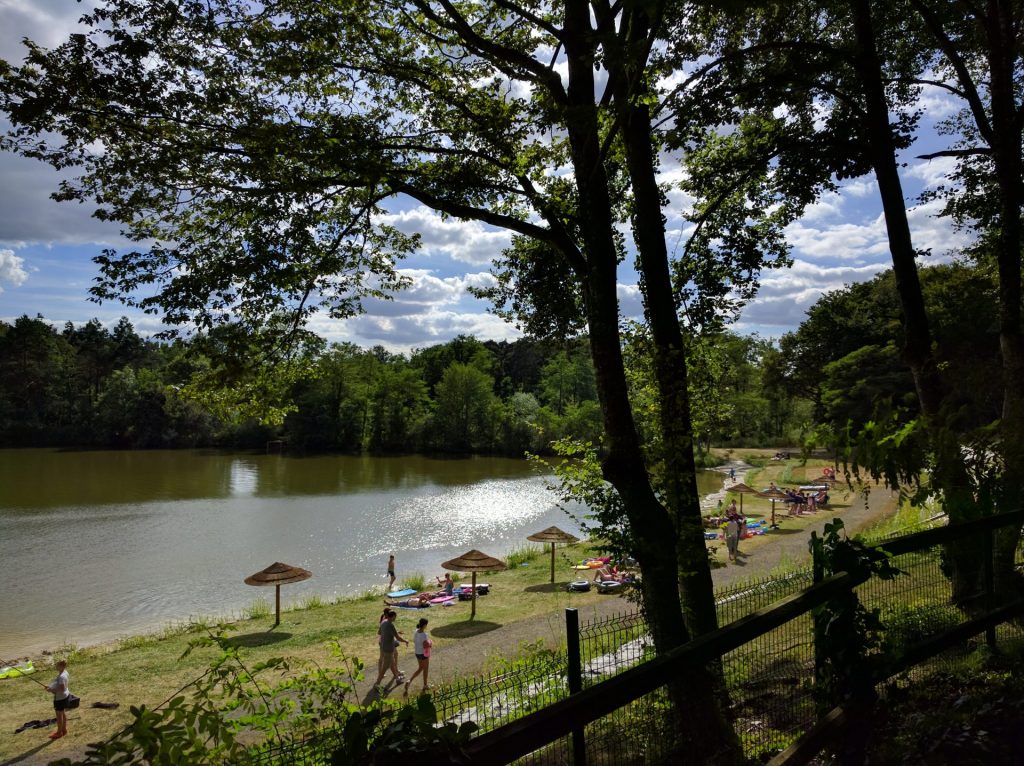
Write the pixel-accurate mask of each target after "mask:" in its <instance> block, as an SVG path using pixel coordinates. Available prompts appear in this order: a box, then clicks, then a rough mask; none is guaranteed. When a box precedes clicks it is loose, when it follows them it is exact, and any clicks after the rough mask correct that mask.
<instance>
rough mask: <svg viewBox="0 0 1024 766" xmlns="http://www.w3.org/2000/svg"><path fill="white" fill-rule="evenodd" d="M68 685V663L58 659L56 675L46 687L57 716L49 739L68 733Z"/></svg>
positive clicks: (69, 690) (69, 691)
mask: <svg viewBox="0 0 1024 766" xmlns="http://www.w3.org/2000/svg"><path fill="white" fill-rule="evenodd" d="M68 687H69V681H68V663H67V662H65V661H64V660H60V661H59V662H58V663H57V677H56V678H55V679H53V683H52V684H50V685H49V686H47V687H46V690H47V691H48V692H50V694H52V695H53V710H54V714H55V715H56V718H57V730H56V731H55V732H53V733H52V734H51V735H50V739H60V738H61V737H63V736H64V735H65V734H67V733H68V713H67V709H68V698H69V697H70V696H71V689H69V688H68Z"/></svg>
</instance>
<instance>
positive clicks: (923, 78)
mask: <svg viewBox="0 0 1024 766" xmlns="http://www.w3.org/2000/svg"><path fill="white" fill-rule="evenodd" d="M961 6H962V7H961ZM957 7H960V10H955V9H956V8H957ZM1020 12H1021V10H1020V8H1019V7H1017V6H1015V5H1014V4H1012V3H1000V2H994V3H988V4H985V6H984V7H983V8H982V7H978V8H975V7H974V6H973V5H972V4H970V3H962V4H961V3H935V4H931V3H927V2H924V1H923V0H921V1H919V0H912V1H911V2H908V3H907V4H906V5H902V4H891V3H888V4H881V3H872V2H870V0H848V1H847V0H843V1H842V2H830V3H800V4H795V5H793V6H792V7H786V8H785V9H782V8H775V7H771V6H764V7H763V8H761V9H760V12H759V13H755V14H752V15H749V16H747V17H743V18H741V17H740V16H739V15H737V16H735V17H734V18H735V19H736V23H735V24H734V25H732V26H730V27H729V28H728V30H727V31H725V32H724V33H723V34H722V35H721V37H720V45H719V47H718V52H719V53H720V54H721V55H720V56H719V57H718V58H716V59H715V60H714V61H713V62H711V63H710V64H709V65H707V66H706V67H704V68H702V70H701V72H700V74H699V75H698V76H697V77H698V79H699V78H700V77H702V76H703V75H704V74H706V73H708V72H712V71H714V72H717V73H718V74H720V75H721V76H719V77H711V78H710V79H711V81H712V84H710V85H707V86H701V87H697V88H691V87H689V86H690V85H691V84H692V83H689V82H687V83H684V84H683V85H682V86H681V88H680V91H681V92H684V93H685V95H682V96H681V98H694V97H696V98H699V97H700V96H701V95H706V93H707V91H708V90H711V91H714V90H715V89H718V88H722V87H730V88H732V89H733V92H735V93H737V94H738V98H737V100H736V110H737V112H739V113H742V116H737V118H736V119H737V122H739V123H740V124H744V123H745V124H748V125H751V126H755V127H756V126H763V125H765V124H767V125H768V126H778V128H779V129H780V131H779V135H780V136H781V137H782V140H781V141H775V140H771V131H770V130H764V129H761V130H757V131H755V132H754V134H753V136H752V138H751V139H750V140H749V141H747V142H746V143H747V145H748V146H750V147H752V148H753V150H755V151H756V150H757V148H758V147H762V148H763V149H764V150H765V151H767V152H768V153H770V154H771V155H773V156H777V157H779V158H780V160H779V161H780V162H787V163H792V167H793V168H795V170H796V172H795V173H794V175H793V178H794V179H796V183H795V184H793V185H791V193H794V194H797V195H806V194H808V193H809V192H811V193H813V192H814V191H815V190H816V189H818V188H830V187H833V186H834V183H835V182H834V180H833V176H836V177H838V178H845V177H853V176H857V175H862V174H864V173H867V172H871V173H873V175H874V177H875V179H876V181H877V183H878V187H879V192H880V196H881V201H882V206H883V210H884V212H885V222H886V228H887V233H888V238H889V245H890V252H891V255H892V259H893V267H894V271H895V274H896V288H897V294H898V296H899V300H900V310H901V315H902V326H903V336H904V337H903V339H902V342H901V352H902V355H903V358H904V360H905V361H906V363H907V365H908V366H909V368H910V370H911V373H912V375H913V379H914V385H915V389H916V393H917V398H918V402H919V408H920V417H919V419H918V421H917V423H916V425H917V428H916V429H915V434H916V438H923V439H925V440H926V441H927V443H928V446H927V449H923V450H913V449H908V450H905V451H904V456H905V457H907V458H908V459H907V460H901V459H899V456H898V455H897V454H896V453H895V452H892V451H890V452H888V453H884V452H883V451H881V450H878V449H876V447H878V446H879V445H878V444H874V445H869V444H868V443H867V440H875V441H877V440H878V434H877V432H876V431H872V432H871V433H870V434H868V433H864V434H861V435H860V436H859V437H858V445H859V446H858V448H863V450H862V452H861V456H862V457H864V458H868V457H869V456H872V455H874V456H880V457H882V458H883V460H882V462H881V463H879V464H877V465H874V466H872V471H873V472H874V473H876V474H881V473H885V474H886V476H887V478H888V479H889V480H891V481H893V482H897V483H913V482H915V481H916V480H917V478H918V477H919V476H920V474H921V472H922V471H923V470H924V469H925V468H926V466H925V465H923V464H921V463H920V462H916V461H917V460H918V457H920V456H922V455H926V454H927V455H928V456H929V458H928V459H929V464H928V466H927V469H928V473H929V475H930V482H931V486H932V487H933V489H934V490H936V491H938V492H941V494H942V496H943V498H944V503H945V505H946V508H947V510H948V511H949V513H950V517H951V518H953V519H957V520H960V519H969V518H973V517H975V516H977V515H980V514H984V513H987V512H989V508H988V507H987V506H986V503H987V501H986V503H982V502H977V499H978V498H979V497H981V496H982V495H984V496H985V497H988V496H989V493H987V492H986V493H981V492H980V491H979V490H980V487H979V486H978V485H976V484H975V485H974V486H972V481H973V479H975V478H979V477H982V476H983V474H984V473H986V472H985V471H982V472H975V473H974V474H973V475H972V474H971V473H970V472H969V471H968V470H967V465H966V463H965V460H964V454H965V453H964V451H965V448H966V447H967V445H968V444H970V443H972V442H974V441H975V440H976V439H979V438H980V439H981V441H979V442H978V443H977V444H974V449H973V453H974V454H995V453H993V452H991V450H990V447H991V444H990V443H989V442H988V441H987V439H985V437H984V435H981V436H980V437H979V435H978V434H970V433H967V432H966V431H965V430H964V426H963V423H962V422H960V420H959V412H958V408H957V406H956V402H955V401H954V399H953V397H952V395H951V393H950V391H951V385H950V382H949V379H948V376H947V375H946V374H945V371H944V370H942V369H941V368H940V367H939V366H938V364H937V361H936V359H935V357H934V354H933V353H932V337H933V329H932V327H931V325H930V322H929V317H928V316H927V313H926V311H925V307H924V300H923V297H922V291H921V286H920V282H919V277H918V270H917V264H916V258H917V255H918V252H917V251H916V250H915V248H914V246H913V240H912V233H911V229H910V226H909V222H908V219H907V215H906V208H905V202H904V196H903V191H902V186H901V180H900V174H899V158H898V156H897V152H899V151H901V150H904V149H906V148H907V147H908V146H909V145H910V144H911V142H912V139H913V137H914V131H915V128H916V124H917V117H918V114H919V112H918V111H917V110H916V99H917V96H918V93H919V89H920V88H921V87H922V86H924V85H929V86H933V87H940V88H946V89H950V88H952V92H956V93H958V94H959V95H962V96H965V97H966V98H967V99H968V101H969V102H970V107H971V108H970V114H971V115H973V116H974V117H975V119H977V118H979V116H982V115H984V114H985V111H986V107H985V105H984V104H983V103H982V102H981V100H980V99H978V98H972V94H973V95H974V96H977V90H976V89H975V88H974V86H973V83H972V81H971V78H970V75H972V72H973V71H978V70H979V69H980V68H981V67H980V66H979V65H980V64H981V63H982V61H986V62H987V69H988V72H989V73H990V75H991V78H992V80H991V81H992V82H993V84H995V83H996V81H997V80H998V81H999V85H997V86H995V87H993V89H992V91H991V92H992V94H993V99H992V102H991V106H992V108H991V114H992V120H991V124H990V125H989V126H988V127H992V130H991V131H990V132H989V135H990V137H993V136H996V135H998V136H999V141H1000V142H1002V151H1003V154H1004V155H1005V162H1004V163H1003V165H1002V166H1001V169H1000V170H999V171H998V173H997V174H998V175H1002V176H1004V177H1005V178H1009V177H1010V175H1011V173H1008V172H1007V170H1010V171H1013V172H1012V177H1013V181H1012V183H1013V184H1016V187H1015V190H1014V191H1013V193H1012V194H1010V195H1009V196H1008V197H1006V198H1003V197H1001V198H1000V199H1010V200H1012V201H1013V202H1012V203H1011V204H1016V207H1015V210H1016V212H1015V213H1014V214H1013V215H1014V216H1015V221H1016V223H1015V224H1013V225H1014V226H1016V227H1017V229H1018V230H1019V214H1020V210H1019V208H1020V205H1019V203H1020V189H1019V185H1020V184H1019V178H1020V167H1021V165H1020V160H1019V155H1020V151H1021V146H1020V128H1021V126H1020V124H1019V123H1020V120H1019V119H1018V120H1017V122H1016V124H1015V123H1014V119H1015V118H1014V117H1013V116H1012V115H1013V114H1019V109H1018V108H1017V106H1016V105H1015V104H1014V102H1013V98H1008V96H1010V95H1011V94H1012V93H1013V89H1014V85H1013V83H1014V79H1015V75H1013V74H1012V73H1013V72H1016V71H1018V70H1019V63H1020V46H1019V45H1015V44H1013V43H1012V39H1014V33H1013V31H1012V30H1013V29H1015V28H1016V27H1015V26H1014V24H1015V22H1014V19H1018V17H1019V15H1020ZM940 18H941V19H943V20H949V21H952V20H953V19H956V22H955V26H956V28H957V29H959V30H960V31H961V32H963V31H964V30H965V28H969V29H970V30H972V31H970V32H969V33H966V34H964V36H963V38H962V39H958V40H957V41H956V43H957V44H954V42H953V41H952V40H950V39H943V35H942V34H939V33H938V32H939V31H940V28H941V27H942V24H941V23H937V20H938V19H940ZM964 19H966V21H964ZM1018 21H1019V19H1018ZM961 24H963V25H964V26H959V25H961ZM1018 26H1019V23H1018ZM954 36H955V35H954ZM962 43H966V48H965V47H964V46H963V45H962ZM958 45H959V48H958ZM965 50H966V51H969V52H968V53H967V54H966V55H964V51H965ZM1011 52H1012V53H1011ZM943 57H945V58H946V59H947V60H948V61H949V62H950V63H949V67H950V70H949V71H955V72H956V74H957V77H958V79H959V82H958V86H956V87H953V86H952V85H951V83H949V82H946V81H943V80H942V79H939V80H936V79H935V78H934V76H933V73H934V72H935V70H936V67H937V65H936V61H937V59H940V58H943ZM938 69H939V74H940V76H941V75H942V74H943V72H942V71H941V70H942V68H941V67H938ZM1017 79H1018V80H1019V78H1017ZM997 91H998V93H999V94H1000V95H999V96H996V93H997ZM997 103H998V106H997V105H996V104H997ZM776 109H782V110H784V111H785V114H784V115H783V116H782V117H781V118H780V117H778V113H777V112H774V111H773V110H776ZM769 114H771V115H772V117H771V118H768V117H767V115H769ZM981 122H982V123H984V122H985V121H984V120H981ZM997 123H998V124H999V125H1001V128H999V129H996V128H995V126H996V124H997ZM1014 131H1016V132H1014ZM980 132H981V133H984V132H985V129H984V128H981V130H980ZM1011 146H1012V147H1013V148H1012V149H1010V148H1009V147H1011ZM794 147H803V149H804V154H805V158H804V159H801V157H800V156H799V155H796V154H793V152H792V149H793V148H794ZM990 153H991V147H990V149H989V150H984V149H979V148H978V147H973V148H971V149H970V150H962V149H958V150H955V151H954V152H953V154H954V155H956V156H961V157H974V156H977V155H987V154H990ZM997 153H998V152H997ZM1014 155H1016V158H1015V157H1014ZM936 156H937V155H936ZM993 156H994V155H993ZM787 158H788V159H787ZM733 164H735V163H733ZM1014 169H1015V170H1014ZM976 188H977V187H976ZM1004 212H1005V211H1004ZM1002 252H1004V253H1005V252H1007V251H1006V250H1002ZM1019 257H1020V243H1019V239H1018V241H1017V245H1016V248H1015V249H1013V250H1012V255H1011V256H1010V259H1011V260H1013V261H1014V262H1015V264H1001V265H1000V274H1001V276H1006V277H1008V278H1009V282H1010V283H1011V285H1012V286H1011V287H1005V286H1003V287H1001V296H1002V298H1003V299H1004V300H1008V301H1009V302H1010V303H1012V304H1013V305H1012V306H1010V307H1009V308H1004V310H1003V312H1002V313H1003V316H1004V318H1005V319H1004V325H1003V330H1004V332H1003V337H1004V341H1003V343H1002V346H1003V349H1004V357H1003V359H1004V362H1003V366H1004V372H1007V371H1009V370H1011V369H1013V370H1017V369H1018V368H1017V365H1018V363H1019V362H1020V361H1021V359H1024V357H1022V356H1021V349H1022V348H1024V346H1022V345H1021V343H1020V338H1021V333H1020V328H1019V325H1020V292H1019V291H1020V284H1019V282H1020V266H1019ZM1004 378H1005V379H1006V380H1005V382H1006V389H1005V394H1004V397H1005V398H1004V412H1003V418H1002V421H1003V424H1002V426H1003V428H1004V429H1005V430H1006V432H1005V433H1003V435H1002V438H1001V442H1002V446H1001V447H1000V451H1001V453H1002V454H1003V455H1004V459H1003V461H1002V462H1004V463H1006V464H1007V467H1008V466H1009V463H1011V462H1013V460H1012V459H1011V458H1010V457H1005V456H1008V455H1017V458H1013V459H1024V449H1021V446H1022V445H1024V440H1021V439H1020V437H1019V435H1020V433H1021V430H1022V429H1021V428H1020V423H1021V420H1020V418H1021V417H1022V414H1024V407H1021V404H1022V403H1024V396H1020V395H1018V393H1017V391H1019V386H1017V385H1016V381H1019V379H1020V378H1019V375H1018V374H1012V375H1010V374H1004ZM1011 380H1012V381H1013V382H1012V383H1011V382H1010V381H1011ZM1011 385H1012V386H1015V387H1016V389H1017V391H1010V390H1009V389H1010V386H1011ZM904 420H905V417H904V416H898V417H897V418H896V419H895V420H893V421H892V422H893V423H897V424H900V423H901V422H902V421H904ZM875 426H876V427H877V424H875ZM897 427H899V428H902V427H903V426H902V425H898V426H897ZM1010 432H1012V433H1010ZM900 441H902V440H900ZM883 442H884V443H888V444H892V445H895V444H898V443H899V441H889V440H883ZM907 443H908V444H909V442H907ZM850 454H851V455H852V454H853V453H852V452H851V453H850ZM1022 468H1024V466H1022ZM992 470H997V466H995V465H992V466H989V469H988V471H987V473H991V471H992ZM1008 470H1009V471H1011V474H1017V471H1016V470H1015V469H1009V468H1008ZM984 480H985V481H987V479H984ZM1012 483H1014V487H1015V489H1013V490H1011V491H1010V492H1009V494H1007V495H1005V496H1004V501H1005V500H1007V499H1009V498H1012V497H1014V495H1013V492H1017V491H1019V483H1016V482H1012ZM1004 486H1005V482H1004ZM1016 505H1017V503H1015V502H1011V506H1012V507H1016ZM1006 537H1007V539H1001V541H1000V544H999V545H998V546H997V548H998V553H999V555H998V556H997V558H998V559H1000V560H1001V564H1000V565H999V566H998V568H999V569H1000V572H1001V574H1000V576H999V577H998V578H997V579H998V580H1000V581H1001V582H1004V581H1005V582H1009V581H1010V580H1012V579H1013V577H1014V574H1013V572H1012V566H1011V565H1010V561H1011V559H1012V553H1010V552H1011V551H1012V550H1013V549H1014V548H1015V547H1016V540H1017V538H1018V535H1017V534H1016V533H1011V534H1010V535H1008V536H1006ZM975 555H976V552H969V551H968V552H966V553H965V554H964V555H963V556H960V555H954V557H953V558H954V567H953V569H954V572H958V573H959V574H957V575H955V576H954V578H953V580H954V595H955V598H956V599H957V601H960V602H965V603H969V601H970V599H971V597H972V596H973V594H974V592H975V591H976V590H977V588H978V587H979V586H980V585H981V583H980V582H979V581H978V579H977V575H976V574H973V572H974V571H975V570H976V567H974V566H973V562H972V559H973V558H974V556H975ZM958 561H959V562H960V563H957V562H958Z"/></svg>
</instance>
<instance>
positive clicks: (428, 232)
mask: <svg viewBox="0 0 1024 766" xmlns="http://www.w3.org/2000/svg"><path fill="white" fill-rule="evenodd" d="M380 221H381V223H386V224H389V225H391V226H394V227H395V228H397V229H398V230H400V231H402V232H405V233H406V234H414V233H418V234H419V235H420V236H421V237H422V238H423V249H424V250H425V251H426V252H428V253H431V252H439V253H444V254H446V255H448V256H450V257H451V258H453V259H455V260H457V261H462V262H463V263H472V264H477V265H480V264H484V263H490V262H491V261H492V260H493V259H494V258H496V257H497V256H498V255H499V254H500V253H501V251H502V250H503V249H504V248H506V247H508V246H509V244H510V243H511V241H512V237H511V234H510V233H509V232H508V231H505V230H504V229H495V228H493V227H491V226H486V225H484V224H482V223H479V222H478V221H459V220H455V219H453V218H449V219H447V220H446V219H444V218H442V217H441V216H440V215H438V214H437V213H434V212H433V211H431V210H429V209H428V208H425V207H422V206H420V207H416V208H413V209H411V210H405V211H402V212H400V213H393V214H390V215H385V216H381V218H380Z"/></svg>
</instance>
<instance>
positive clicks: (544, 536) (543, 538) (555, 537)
mask: <svg viewBox="0 0 1024 766" xmlns="http://www.w3.org/2000/svg"><path fill="white" fill-rule="evenodd" d="M526 539H527V540H532V541H533V542H535V543H551V582H554V581H555V543H567V544H568V543H578V542H579V541H580V539H579V538H578V537H574V536H573V535H570V534H569V533H568V532H563V531H562V530H561V529H559V528H558V527H548V528H547V529H545V530H544V531H543V532H536V533H535V534H532V535H529V536H527V538H526Z"/></svg>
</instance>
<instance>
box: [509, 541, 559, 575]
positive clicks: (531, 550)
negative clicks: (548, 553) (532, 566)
mask: <svg viewBox="0 0 1024 766" xmlns="http://www.w3.org/2000/svg"><path fill="white" fill-rule="evenodd" d="M542 553H544V548H543V547H541V546H539V545H524V546H522V547H521V548H513V549H512V550H511V551H510V552H509V554H508V555H507V556H505V566H507V567H508V568H509V569H513V568H515V567H518V566H522V565H523V564H529V563H530V562H531V561H533V560H534V559H536V558H537V557H538V556H540V555H541V554H542ZM556 555H557V554H556Z"/></svg>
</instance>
